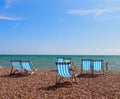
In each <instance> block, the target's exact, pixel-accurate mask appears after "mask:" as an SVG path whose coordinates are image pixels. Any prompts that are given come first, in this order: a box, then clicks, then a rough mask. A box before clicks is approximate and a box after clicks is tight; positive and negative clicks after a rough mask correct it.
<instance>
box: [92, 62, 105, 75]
mask: <svg viewBox="0 0 120 99" xmlns="http://www.w3.org/2000/svg"><path fill="white" fill-rule="evenodd" d="M93 70H94V71H103V74H104V66H103V60H93Z"/></svg>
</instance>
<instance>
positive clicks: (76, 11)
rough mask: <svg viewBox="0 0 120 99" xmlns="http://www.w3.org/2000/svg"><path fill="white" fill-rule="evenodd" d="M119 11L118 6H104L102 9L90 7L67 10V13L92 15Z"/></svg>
mask: <svg viewBox="0 0 120 99" xmlns="http://www.w3.org/2000/svg"><path fill="white" fill-rule="evenodd" d="M114 12H120V7H118V8H104V9H90V10H69V11H68V14H76V15H80V16H82V15H93V16H94V17H97V16H100V15H103V14H106V13H114Z"/></svg>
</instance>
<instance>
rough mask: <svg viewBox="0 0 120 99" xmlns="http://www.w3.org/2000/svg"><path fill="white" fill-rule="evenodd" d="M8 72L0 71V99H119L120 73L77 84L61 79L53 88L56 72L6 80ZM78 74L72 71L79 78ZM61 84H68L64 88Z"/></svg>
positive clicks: (81, 77)
mask: <svg viewBox="0 0 120 99" xmlns="http://www.w3.org/2000/svg"><path fill="white" fill-rule="evenodd" d="M10 70H11V68H0V98H1V99H6V98H8V99H16V98H17V99H30V98H32V99H80V98H81V99H90V98H105V99H114V98H120V72H113V71H108V72H106V73H105V74H104V75H97V76H95V77H91V76H89V75H79V76H78V77H77V78H76V81H77V83H72V80H71V79H64V80H63V81H61V85H60V86H59V85H55V82H56V75H57V72H56V71H54V70H51V69H38V68H37V73H36V74H34V75H27V76H16V75H14V76H9V72H10ZM79 73H80V71H78V70H77V71H75V74H79ZM64 82H70V83H72V84H68V85H65V83H64Z"/></svg>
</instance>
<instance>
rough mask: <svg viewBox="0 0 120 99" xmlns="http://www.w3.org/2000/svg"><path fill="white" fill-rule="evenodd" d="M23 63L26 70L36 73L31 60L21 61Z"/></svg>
mask: <svg viewBox="0 0 120 99" xmlns="http://www.w3.org/2000/svg"><path fill="white" fill-rule="evenodd" d="M21 65H22V67H23V69H24V70H25V71H26V72H31V73H30V74H31V75H32V74H34V71H35V68H34V66H33V64H32V62H31V61H21Z"/></svg>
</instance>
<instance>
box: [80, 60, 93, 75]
mask: <svg viewBox="0 0 120 99" xmlns="http://www.w3.org/2000/svg"><path fill="white" fill-rule="evenodd" d="M83 71H91V72H92V60H91V59H82V60H81V73H82V72H83Z"/></svg>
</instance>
